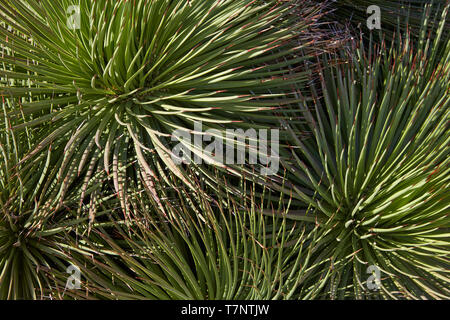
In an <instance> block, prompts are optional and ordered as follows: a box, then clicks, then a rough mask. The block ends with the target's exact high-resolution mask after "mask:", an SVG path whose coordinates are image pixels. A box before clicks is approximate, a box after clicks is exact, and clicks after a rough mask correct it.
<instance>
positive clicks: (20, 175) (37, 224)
mask: <svg viewBox="0 0 450 320" xmlns="http://www.w3.org/2000/svg"><path fill="white" fill-rule="evenodd" d="M3 105H4V106H5V102H4V104H3ZM2 109H3V111H4V112H3V117H2V119H1V120H0V124H1V130H0V155H1V156H0V299H1V300H4V299H45V298H49V297H50V296H53V297H57V296H61V295H62V294H63V292H64V288H65V287H64V286H65V284H62V285H60V284H59V278H64V279H67V277H68V275H67V274H66V269H67V267H68V266H69V264H70V259H69V255H68V253H71V252H73V253H74V252H78V259H80V256H82V255H84V254H87V253H88V251H89V249H88V248H86V249H87V250H84V249H83V248H82V245H81V244H77V243H76V241H75V240H74V239H75V237H76V234H77V232H86V231H87V230H88V229H89V216H88V215H87V214H84V211H85V210H86V206H84V207H83V212H82V213H83V214H82V216H81V217H77V216H76V213H77V210H70V206H71V205H72V207H73V206H75V208H76V207H77V205H78V202H77V200H76V199H78V197H77V196H76V192H71V193H70V194H69V196H68V197H67V199H66V200H65V201H64V202H63V203H62V205H61V206H59V207H53V206H52V205H51V203H52V202H53V201H52V190H53V187H52V186H51V185H49V184H46V183H44V181H43V179H42V177H43V176H44V175H45V174H46V173H47V172H48V171H50V170H52V169H51V167H52V165H53V163H52V162H51V161H50V159H51V157H50V153H51V151H49V152H48V157H46V160H45V161H43V162H42V163H41V168H40V171H29V170H27V167H25V166H22V165H20V164H19V160H20V159H21V157H22V156H23V155H24V154H25V153H26V152H27V148H28V147H29V146H30V145H31V143H32V142H31V141H30V139H31V138H30V135H28V134H25V133H24V134H17V135H16V134H14V133H13V132H12V131H11V130H10V128H9V126H8V124H9V119H8V118H7V117H6V110H7V109H6V107H4V108H2ZM99 216H100V214H99Z"/></svg>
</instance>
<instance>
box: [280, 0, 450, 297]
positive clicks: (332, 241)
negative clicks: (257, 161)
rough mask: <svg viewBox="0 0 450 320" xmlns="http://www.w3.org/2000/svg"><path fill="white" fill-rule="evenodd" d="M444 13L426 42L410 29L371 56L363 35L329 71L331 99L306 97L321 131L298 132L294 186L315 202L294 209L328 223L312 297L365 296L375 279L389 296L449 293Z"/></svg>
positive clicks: (326, 94)
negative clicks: (412, 35) (310, 100)
mask: <svg viewBox="0 0 450 320" xmlns="http://www.w3.org/2000/svg"><path fill="white" fill-rule="evenodd" d="M447 11H448V6H447V8H446V10H445V12H447ZM444 23H445V15H444V18H443V20H441V23H440V25H439V27H438V31H437V32H436V34H434V35H433V36H432V39H429V40H428V41H427V38H422V39H419V40H420V41H419V43H420V45H419V46H418V47H414V46H412V41H410V39H409V37H408V36H407V35H405V37H404V42H403V43H397V44H395V45H394V46H393V47H392V48H391V49H386V47H385V46H384V44H383V45H382V46H381V48H380V46H378V45H371V48H370V50H369V51H370V52H371V54H370V55H366V54H365V53H364V52H365V51H364V48H363V47H362V46H363V43H362V42H361V43H360V44H359V47H358V48H355V47H354V48H351V51H352V52H355V53H356V55H355V56H353V55H349V54H348V52H342V55H341V56H340V58H341V60H342V61H343V63H340V64H337V65H334V64H333V65H331V66H328V67H327V68H326V72H325V73H324V74H323V81H322V90H321V92H322V94H323V99H320V98H319V97H318V98H317V101H316V102H317V103H316V104H315V105H309V104H304V105H302V106H301V109H302V113H303V115H304V116H305V117H306V119H308V122H309V129H310V130H311V131H312V132H313V133H314V139H313V138H311V139H307V140H301V139H298V138H297V137H296V136H295V135H294V136H293V138H294V140H293V144H292V146H293V147H292V154H291V157H292V158H291V161H286V166H287V168H289V169H290V171H291V174H292V175H291V176H290V179H289V180H290V181H289V183H287V184H286V189H289V190H291V191H292V192H293V194H294V196H295V197H297V198H298V199H300V200H302V201H304V202H305V203H306V204H307V205H308V206H309V207H308V208H307V209H306V210H305V212H304V213H303V215H304V216H303V217H302V216H299V217H298V219H304V217H305V216H306V217H310V218H311V217H314V219H315V220H316V223H318V224H320V225H321V230H322V235H321V236H320V238H321V241H319V244H318V245H317V246H315V248H314V251H315V252H316V256H315V259H316V260H315V261H316V263H317V265H318V266H320V268H319V269H318V271H317V273H315V276H316V277H314V276H312V275H311V288H312V289H311V293H310V296H318V295H321V294H323V293H324V292H323V290H324V289H326V290H328V291H327V292H325V294H327V296H328V297H329V295H331V297H340V298H343V297H347V296H354V297H357V298H361V297H362V296H363V295H364V293H365V292H369V291H370V290H369V289H374V288H375V289H376V288H377V287H378V288H379V289H380V291H379V293H380V294H381V295H382V297H384V298H407V299H410V298H414V299H420V298H434V299H439V298H447V299H448V297H449V296H450V291H449V282H450V279H449V276H448V273H449V265H450V259H449V255H448V253H449V249H450V242H449V233H448V231H449V227H450V218H449V216H448V212H449V211H448V210H449V203H450V202H449V201H450V198H449V192H448V189H449V179H448V177H449V170H450V169H449V159H450V158H449V149H448V144H449V141H450V135H449V130H448V121H449V119H450V96H449V88H448V83H449V81H450V68H449V66H450V65H449V61H450V42H449V39H448V37H447V38H442V31H443V28H444ZM422 31H423V32H422V35H425V34H427V32H426V31H427V29H426V27H425V26H424V27H423V30H422ZM441 40H443V41H441ZM438 50H441V51H440V52H443V54H442V55H437V54H436V53H437V52H438ZM306 107H309V108H308V109H307V108H306ZM286 125H288V124H286ZM291 127H292V128H295V127H294V126H291ZM303 129H304V128H303ZM294 146H295V148H294ZM375 270H379V271H380V272H379V276H380V278H378V281H376V282H371V285H370V286H369V287H368V286H367V285H366V283H365V282H366V281H365V279H367V277H369V275H368V274H367V273H366V272H373V271H375ZM370 279H371V280H373V279H375V277H372V278H370Z"/></svg>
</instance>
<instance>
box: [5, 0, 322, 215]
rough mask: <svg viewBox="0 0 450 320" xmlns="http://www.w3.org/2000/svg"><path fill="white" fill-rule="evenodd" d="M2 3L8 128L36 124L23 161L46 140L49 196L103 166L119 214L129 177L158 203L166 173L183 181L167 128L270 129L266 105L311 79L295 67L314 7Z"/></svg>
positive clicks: (206, 0)
mask: <svg viewBox="0 0 450 320" xmlns="http://www.w3.org/2000/svg"><path fill="white" fill-rule="evenodd" d="M0 9H1V11H2V14H1V15H0V20H1V27H0V34H1V38H2V39H1V40H0V45H1V48H2V50H3V54H2V56H1V57H0V77H1V83H2V87H1V88H0V94H1V95H2V96H4V97H5V98H6V99H8V101H9V104H12V105H13V108H11V109H9V110H7V113H8V115H9V116H10V118H11V126H12V128H13V129H14V130H16V131H17V130H25V129H31V128H36V127H37V126H38V130H37V132H36V135H37V136H36V137H35V139H34V141H35V143H34V144H33V147H32V148H31V150H30V152H29V153H28V154H27V155H26V156H25V157H24V158H23V159H21V160H22V163H25V162H28V163H29V164H30V165H35V166H37V165H38V163H39V162H40V161H41V158H42V157H45V154H46V153H47V150H48V149H49V147H50V146H51V148H52V157H54V158H55V159H58V160H59V162H58V164H57V165H56V167H58V168H59V170H58V171H57V172H53V174H52V175H49V176H48V177H46V179H48V180H54V181H56V182H57V183H58V186H59V192H58V194H57V198H58V199H62V198H64V196H65V194H66V192H67V190H69V186H70V185H71V184H72V183H74V182H77V181H78V180H80V179H84V182H85V184H84V187H83V189H85V190H86V189H89V188H90V187H92V185H91V184H90V183H94V184H95V183H100V181H102V179H103V177H102V175H101V174H99V173H105V172H106V174H107V175H108V176H110V177H111V178H112V179H113V181H114V191H115V193H116V194H118V195H119V197H120V198H121V200H122V207H123V208H124V209H125V211H126V212H127V213H128V212H129V205H128V203H127V202H128V196H127V192H126V188H127V183H128V182H129V180H130V179H132V180H133V179H134V180H135V181H137V180H139V179H140V178H141V177H142V178H143V179H144V182H145V184H146V186H147V188H148V189H149V190H152V193H153V196H154V197H155V199H157V198H158V196H157V191H156V187H155V185H156V183H157V182H158V181H163V182H164V181H165V182H170V181H171V179H170V178H168V177H167V175H169V173H171V174H174V175H176V176H177V177H178V178H179V179H181V180H182V181H183V182H184V183H185V184H187V185H190V182H189V181H188V179H186V175H185V172H184V169H183V168H182V167H180V166H177V165H176V163H175V162H174V160H173V158H174V154H173V153H172V151H171V147H170V146H171V139H172V137H173V135H172V134H173V132H174V131H175V130H177V129H183V130H185V131H186V132H192V131H193V130H194V122H195V121H202V122H203V128H204V130H205V131H206V130H207V129H216V130H219V132H224V130H225V127H226V126H227V125H229V124H231V123H232V124H235V125H236V126H238V127H242V128H245V127H248V126H249V125H250V123H259V126H260V127H263V128H270V127H271V126H272V125H274V124H276V121H277V120H276V117H274V116H273V115H272V111H271V110H272V109H274V108H284V107H286V106H287V105H288V104H289V103H290V102H292V101H293V100H294V97H293V95H292V92H291V91H290V90H289V89H286V88H289V84H291V83H301V82H302V81H305V80H307V79H308V77H307V74H308V73H310V70H306V71H305V70H303V69H299V68H298V66H299V65H302V64H299V62H302V61H304V60H307V59H309V58H310V55H309V52H308V48H309V47H312V46H313V45H312V43H311V42H307V40H306V39H309V36H308V33H305V32H304V31H306V30H308V28H310V26H312V25H314V24H315V21H316V19H317V17H318V14H319V12H320V6H316V5H314V6H312V5H310V4H308V5H301V4H299V3H294V2H280V1H276V0H270V1H253V0H244V1H243V0H231V1H216V0H181V1H171V0H154V1H151V2H149V1H144V0H140V1H133V2H131V1H123V0H121V1H107V0H100V1H94V0H89V1H80V2H78V1H68V0H59V1H53V0H52V1H50V0H45V1H26V0H18V1H9V0H8V1H6V2H2V4H1V5H0ZM294 9H295V10H294ZM69 10H73V11H69ZM68 12H69V13H71V14H73V15H71V16H69V17H68V14H67V13H68ZM292 12H295V14H293V13H292ZM298 13H300V15H299V14H298ZM300 53H301V54H300ZM186 147H187V148H189V149H190V151H192V153H193V154H196V155H198V156H200V157H201V158H202V159H203V160H204V161H206V162H209V163H213V164H216V165H218V166H220V167H222V168H225V166H224V165H223V164H221V163H218V162H215V161H214V160H213V159H211V157H210V156H208V155H206V154H205V153H201V152H200V151H199V150H198V146H194V145H193V144H187V146H186ZM176 156H178V155H175V157H176ZM167 168H168V169H169V170H170V171H168V170H166V169H167ZM206 176H208V174H207V175H206ZM209 176H212V174H211V172H209Z"/></svg>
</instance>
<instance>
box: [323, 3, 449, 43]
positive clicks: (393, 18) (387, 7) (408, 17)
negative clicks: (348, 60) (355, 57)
mask: <svg viewBox="0 0 450 320" xmlns="http://www.w3.org/2000/svg"><path fill="white" fill-rule="evenodd" d="M444 2H445V1H434V0H431V1H430V0H401V1H394V0H375V1H365V0H356V1H352V0H335V1H334V2H333V5H334V6H333V7H332V9H333V11H334V15H335V16H336V17H337V18H338V19H337V20H338V21H339V22H340V23H345V24H348V23H351V24H353V25H354V26H357V27H358V26H359V27H361V28H365V27H366V25H367V21H368V19H371V15H373V14H374V11H372V10H369V8H370V7H373V6H377V7H378V8H379V9H380V12H379V13H380V21H379V22H380V25H381V28H382V35H383V36H384V37H388V38H390V39H392V36H393V34H394V32H395V30H396V29H397V28H398V27H399V26H400V27H402V28H406V27H408V28H410V29H411V31H412V32H411V34H412V37H413V38H416V37H419V35H420V30H421V26H422V24H423V17H424V15H423V12H424V10H428V11H429V12H428V15H427V17H428V18H429V19H431V20H436V19H439V18H440V15H441V13H442V10H443V9H444V7H445V4H444ZM446 24H447V27H446V30H444V33H448V30H449V24H448V22H446Z"/></svg>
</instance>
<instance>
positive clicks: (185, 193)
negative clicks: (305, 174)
mask: <svg viewBox="0 0 450 320" xmlns="http://www.w3.org/2000/svg"><path fill="white" fill-rule="evenodd" d="M193 183H196V184H197V183H198V182H193ZM198 188H199V189H204V186H200V185H199V186H198ZM248 188H249V189H250V190H246V187H244V189H243V190H242V191H243V192H244V196H242V197H241V198H235V197H234V196H231V195H230V194H227V195H226V196H225V197H224V198H222V197H218V199H217V201H211V199H210V196H209V195H207V193H206V192H200V193H198V192H197V193H196V192H192V191H189V190H186V189H185V188H179V189H178V195H176V196H174V197H172V198H171V199H170V200H166V201H164V205H165V208H164V210H162V208H159V207H158V206H156V205H152V202H153V201H154V200H153V199H152V198H151V197H150V195H148V194H142V193H139V194H135V195H134V196H133V197H132V198H133V200H132V201H131V202H132V203H133V208H134V210H136V212H138V213H139V214H138V215H137V217H136V219H132V220H129V221H126V220H123V218H122V219H121V214H119V213H118V212H115V213H114V211H111V217H110V221H111V222H110V225H109V226H108V227H105V226H100V227H94V228H93V230H92V233H91V236H90V237H86V238H85V239H84V240H85V241H86V243H88V244H89V246H90V247H92V248H96V251H97V254H95V255H94V256H93V259H92V260H91V261H90V263H88V264H87V265H86V264H84V265H83V264H82V263H80V264H79V266H80V269H81V272H82V274H83V277H85V279H86V281H85V282H83V285H84V286H86V287H85V289H86V290H83V292H84V293H83V298H84V299H93V298H106V299H158V300H161V299H163V300H167V299H170V300H173V299H182V300H186V299H189V300H191V299H194V300H197V299H200V300H205V299H209V300H216V299H227V300H234V299H237V300H244V299H245V300H247V299H294V298H300V297H301V294H302V291H301V284H302V283H303V281H304V279H305V274H306V273H307V272H308V269H311V266H309V265H308V264H307V263H304V264H301V262H304V261H305V260H307V257H308V256H309V255H311V252H310V250H309V249H308V245H307V244H308V243H311V242H313V241H314V235H315V233H316V232H317V228H316V227H314V226H313V228H310V226H309V225H308V227H306V226H305V225H304V224H303V223H298V222H295V221H292V220H288V219H286V216H285V214H289V213H290V211H289V207H288V206H289V204H288V205H287V207H286V206H285V205H284V201H283V197H280V198H278V197H275V196H274V195H271V193H270V191H269V190H264V191H263V196H259V197H256V196H255V195H254V193H253V191H252V190H253V187H252V188H250V186H248ZM245 191H249V192H248V194H250V196H245V194H246V192H245ZM262 199H265V200H262ZM267 203H271V204H272V205H278V206H279V207H272V208H266V206H267ZM74 260H76V258H75V259H74ZM68 294H72V295H73V297H75V298H79V293H77V292H69V293H68Z"/></svg>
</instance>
